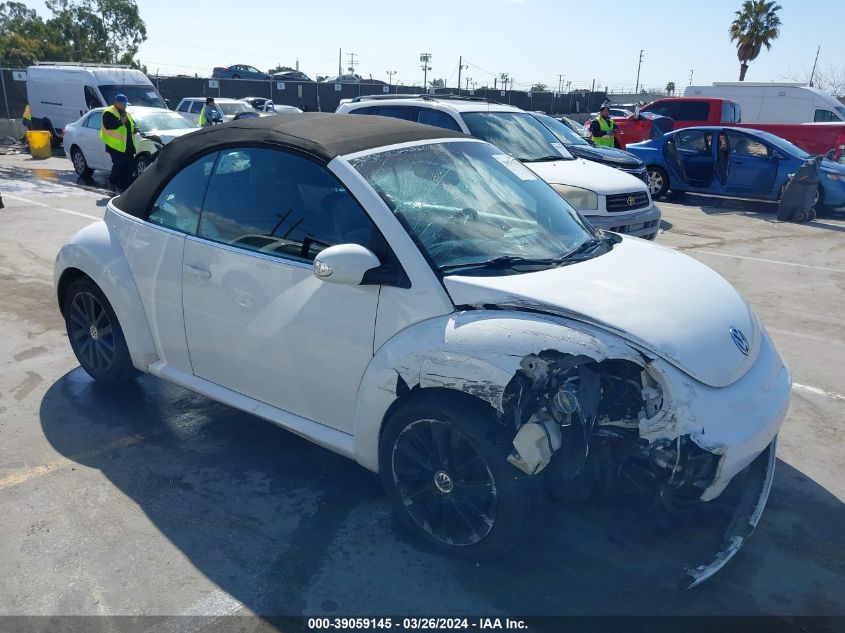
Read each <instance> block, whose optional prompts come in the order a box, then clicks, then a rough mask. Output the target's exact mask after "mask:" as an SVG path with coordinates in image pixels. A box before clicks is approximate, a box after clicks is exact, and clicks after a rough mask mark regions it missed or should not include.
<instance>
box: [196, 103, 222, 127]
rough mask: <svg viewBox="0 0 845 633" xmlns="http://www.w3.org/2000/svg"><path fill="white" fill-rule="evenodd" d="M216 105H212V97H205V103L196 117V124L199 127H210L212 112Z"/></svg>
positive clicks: (212, 121) (214, 110) (212, 120)
mask: <svg viewBox="0 0 845 633" xmlns="http://www.w3.org/2000/svg"><path fill="white" fill-rule="evenodd" d="M216 111H217V107H216V106H215V105H214V97H206V98H205V105H204V106H203V107H202V110H200V118H199V119H197V125H199V126H200V127H211V126H212V125H214V114H213V113H214V112H216Z"/></svg>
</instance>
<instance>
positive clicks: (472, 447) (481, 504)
mask: <svg viewBox="0 0 845 633" xmlns="http://www.w3.org/2000/svg"><path fill="white" fill-rule="evenodd" d="M509 437H510V435H509V434H508V433H506V432H505V431H504V429H503V428H502V427H500V426H499V425H498V423H497V422H496V421H495V419H494V417H493V414H492V412H491V411H490V410H489V409H487V408H485V407H484V406H483V405H481V404H480V403H479V404H476V403H474V402H472V401H467V400H465V399H464V398H462V397H458V396H451V395H450V394H448V393H444V392H442V391H438V392H437V393H436V394H433V395H431V396H427V397H419V398H415V399H413V400H411V401H409V402H407V403H405V404H401V405H400V406H399V407H398V408H397V409H396V411H395V412H394V413H393V414H392V415H391V416H390V418H389V419H388V421H387V423H386V425H385V428H384V430H383V432H382V436H381V440H380V443H379V464H380V467H379V471H380V474H381V479H382V483H383V484H384V488H385V491H386V493H387V497H388V499H389V500H390V502H391V505H392V506H393V509H394V511H395V513H396V515H397V516H398V518H399V520H400V521H401V522H402V523H403V524H404V525H405V526H406V527H407V528H408V529H409V530H410V531H411V532H413V533H414V534H416V535H417V536H419V537H420V538H422V539H424V540H425V541H427V542H429V543H431V544H432V545H434V547H436V548H437V549H438V550H440V551H442V552H445V553H448V554H458V555H460V556H464V557H467V558H471V559H473V560H485V559H489V558H492V557H496V556H501V555H502V554H504V553H506V552H507V551H508V550H510V549H512V548H513V547H514V546H515V545H516V544H517V543H518V542H519V539H520V536H521V535H522V534H523V532H524V531H525V528H526V526H527V525H528V524H529V522H530V521H531V520H532V518H533V515H534V511H535V506H536V503H537V489H538V483H537V482H538V480H537V479H536V478H533V477H528V476H527V475H525V474H524V473H522V472H520V471H519V470H517V469H516V468H515V467H514V466H512V465H511V464H509V463H508V462H507V456H508V454H509V453H510V450H511V444H510V440H509Z"/></svg>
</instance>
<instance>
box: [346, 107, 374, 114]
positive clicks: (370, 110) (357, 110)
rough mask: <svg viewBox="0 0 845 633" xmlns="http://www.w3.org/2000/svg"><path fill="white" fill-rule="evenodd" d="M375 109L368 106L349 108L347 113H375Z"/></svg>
mask: <svg viewBox="0 0 845 633" xmlns="http://www.w3.org/2000/svg"><path fill="white" fill-rule="evenodd" d="M375 113H376V109H375V108H373V107H369V108H356V109H355V110H351V111H350V112H349V114H375Z"/></svg>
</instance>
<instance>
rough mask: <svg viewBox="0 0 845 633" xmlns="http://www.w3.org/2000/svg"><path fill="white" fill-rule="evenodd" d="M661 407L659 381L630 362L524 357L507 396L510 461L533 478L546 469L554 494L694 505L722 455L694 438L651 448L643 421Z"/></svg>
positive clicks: (554, 355) (504, 400)
mask: <svg viewBox="0 0 845 633" xmlns="http://www.w3.org/2000/svg"><path fill="white" fill-rule="evenodd" d="M662 404H663V393H662V390H661V388H660V386H659V384H658V383H657V382H656V381H655V380H654V379H653V378H652V377H651V376H650V375H649V373H648V372H647V371H646V370H645V369H643V368H642V367H640V366H639V365H637V364H635V363H633V362H631V361H627V360H605V361H602V362H596V361H595V360H593V359H591V358H588V357H586V356H572V355H567V354H562V353H560V352H555V351H544V352H540V353H539V354H532V355H529V356H526V357H525V358H523V359H522V362H521V363H520V370H519V371H518V372H517V374H516V375H515V376H514V378H513V380H512V381H511V383H510V384H509V385H508V386H507V388H506V389H505V393H504V395H503V398H502V405H503V411H504V413H503V416H502V421H503V423H505V424H509V425H512V426H513V429H514V430H515V431H516V437H515V438H514V448H515V450H514V453H513V454H511V456H510V458H509V461H510V462H511V463H512V464H513V465H514V466H516V467H517V468H519V469H520V470H523V471H524V472H526V473H528V474H536V473H538V472H540V471H541V470H544V469H546V470H547V472H546V474H545V476H546V477H547V480H548V483H549V490H550V492H551V493H552V494H553V495H554V496H558V497H564V498H568V497H576V498H585V497H587V496H589V495H590V494H592V493H594V492H598V493H605V494H607V493H611V492H614V491H617V490H622V491H624V492H627V493H632V494H653V495H656V498H657V499H659V500H660V502H661V503H663V504H664V505H665V506H667V507H669V508H671V507H673V506H675V505H677V504H684V503H689V502H695V501H697V500H698V498H699V497H700V495H701V493H702V492H703V491H704V490H705V489H706V488H707V487H708V486H709V485H710V483H711V482H712V481H713V478H714V476H715V474H716V467H717V465H718V461H719V456H718V455H716V454H713V453H710V452H707V451H705V450H703V449H701V448H699V447H698V446H697V445H696V444H695V443H694V442H693V441H692V440H691V439H690V437H689V436H678V437H677V438H675V439H671V440H670V439H659V440H656V441H654V442H651V443H649V441H647V440H645V439H643V438H642V437H640V430H639V425H640V422H641V420H643V419H650V418H653V417H654V416H655V415H657V414H658V412H659V411H660V409H661V407H662Z"/></svg>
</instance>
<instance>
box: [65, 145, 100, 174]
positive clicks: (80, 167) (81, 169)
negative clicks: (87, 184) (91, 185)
mask: <svg viewBox="0 0 845 633" xmlns="http://www.w3.org/2000/svg"><path fill="white" fill-rule="evenodd" d="M70 161H71V162H72V163H73V171H75V172H76V175H77V176H79V177H80V178H90V177H91V176H92V174H93V173H94V170H93V169H91V168H90V167H89V166H88V161H87V160H85V154H83V153H82V150H81V149H79V148H78V147H76V146H75V145H74V146H73V148H72V149H71V150H70Z"/></svg>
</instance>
